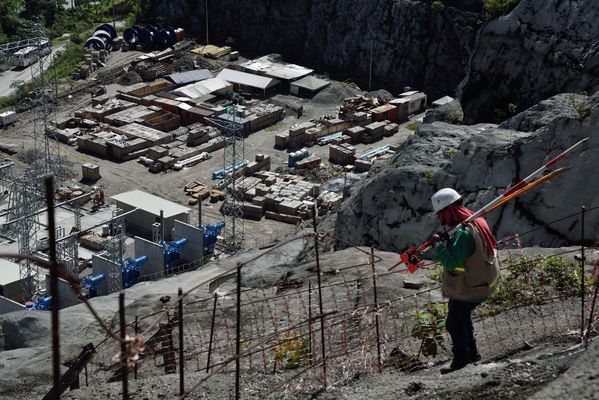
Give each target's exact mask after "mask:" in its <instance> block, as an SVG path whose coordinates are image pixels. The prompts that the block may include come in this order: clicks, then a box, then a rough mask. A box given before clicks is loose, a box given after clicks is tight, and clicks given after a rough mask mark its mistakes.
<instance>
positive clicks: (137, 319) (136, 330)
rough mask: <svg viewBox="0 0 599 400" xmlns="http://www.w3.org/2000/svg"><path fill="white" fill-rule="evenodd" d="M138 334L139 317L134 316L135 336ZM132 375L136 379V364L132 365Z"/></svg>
mask: <svg viewBox="0 0 599 400" xmlns="http://www.w3.org/2000/svg"><path fill="white" fill-rule="evenodd" d="M138 333H139V317H138V316H137V315H136V316H135V335H137V334H138ZM133 374H134V377H135V379H137V363H135V364H133Z"/></svg>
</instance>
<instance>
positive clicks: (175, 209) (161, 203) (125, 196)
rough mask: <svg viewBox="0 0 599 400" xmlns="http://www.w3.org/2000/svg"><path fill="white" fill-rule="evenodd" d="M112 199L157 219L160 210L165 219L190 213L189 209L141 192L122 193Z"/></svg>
mask: <svg viewBox="0 0 599 400" xmlns="http://www.w3.org/2000/svg"><path fill="white" fill-rule="evenodd" d="M112 199H113V200H115V201H118V202H120V203H125V204H127V205H129V206H131V207H135V208H139V209H140V210H143V211H145V212H147V213H150V214H152V215H155V216H157V217H159V216H160V210H163V211H164V218H170V217H174V216H175V215H180V214H184V213H186V212H188V211H189V208H187V207H183V206H182V205H180V204H177V203H173V202H172V201H168V200H165V199H163V198H162V197H158V196H154V195H153V194H150V193H146V192H144V191H141V190H131V191H129V192H125V193H120V194H117V195H115V196H112Z"/></svg>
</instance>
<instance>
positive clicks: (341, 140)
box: [331, 135, 351, 144]
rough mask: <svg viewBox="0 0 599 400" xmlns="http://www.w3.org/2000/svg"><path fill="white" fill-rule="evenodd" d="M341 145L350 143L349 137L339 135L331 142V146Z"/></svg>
mask: <svg viewBox="0 0 599 400" xmlns="http://www.w3.org/2000/svg"><path fill="white" fill-rule="evenodd" d="M343 143H351V137H349V136H348V135H341V136H339V137H338V138H335V139H333V140H331V144H343Z"/></svg>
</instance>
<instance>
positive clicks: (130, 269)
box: [122, 256, 148, 288]
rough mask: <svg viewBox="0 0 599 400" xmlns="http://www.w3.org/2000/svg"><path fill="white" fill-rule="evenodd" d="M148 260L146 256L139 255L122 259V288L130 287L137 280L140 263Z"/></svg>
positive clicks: (139, 272)
mask: <svg viewBox="0 0 599 400" xmlns="http://www.w3.org/2000/svg"><path fill="white" fill-rule="evenodd" d="M146 261H148V257H147V256H141V257H137V258H127V259H126V260H123V270H122V279H123V288H130V287H131V286H133V285H135V284H136V283H137V282H139V275H140V274H141V268H142V265H143V264H144V263H145V262H146Z"/></svg>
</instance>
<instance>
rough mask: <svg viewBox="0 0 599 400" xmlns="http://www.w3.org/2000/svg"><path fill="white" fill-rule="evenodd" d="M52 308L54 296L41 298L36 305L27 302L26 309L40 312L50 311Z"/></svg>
mask: <svg viewBox="0 0 599 400" xmlns="http://www.w3.org/2000/svg"><path fill="white" fill-rule="evenodd" d="M51 308H52V296H44V297H39V298H38V299H37V302H36V303H32V302H27V303H25V309H26V310H27V311H31V310H38V311H50V309H51Z"/></svg>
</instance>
